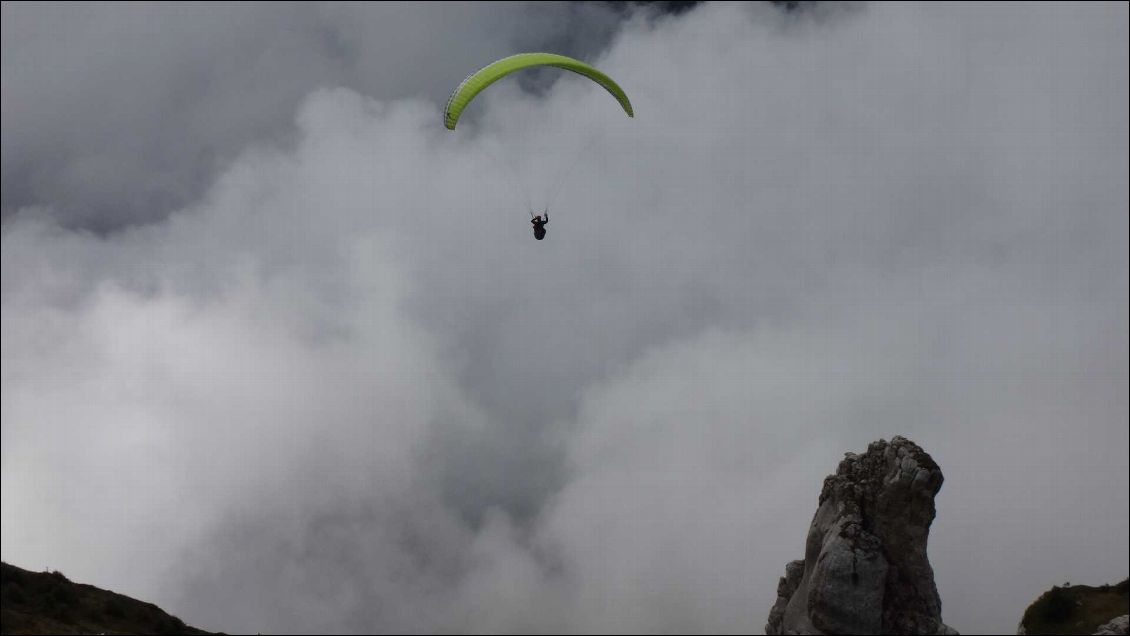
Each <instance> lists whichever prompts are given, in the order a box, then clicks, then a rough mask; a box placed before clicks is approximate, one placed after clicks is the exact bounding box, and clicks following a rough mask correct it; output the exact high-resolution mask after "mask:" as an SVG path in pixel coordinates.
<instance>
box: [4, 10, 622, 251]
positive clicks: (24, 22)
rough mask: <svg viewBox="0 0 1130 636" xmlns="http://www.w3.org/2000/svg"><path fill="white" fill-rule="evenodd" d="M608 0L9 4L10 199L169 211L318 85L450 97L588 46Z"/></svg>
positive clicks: (606, 22)
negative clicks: (515, 68) (460, 86)
mask: <svg viewBox="0 0 1130 636" xmlns="http://www.w3.org/2000/svg"><path fill="white" fill-rule="evenodd" d="M621 19H622V15H620V14H619V13H617V12H614V11H612V10H611V9H610V8H608V7H604V6H602V5H599V4H572V3H538V4H534V5H513V4H506V3H493V4H492V3H479V4H475V5H471V4H466V3H457V2H447V3H442V4H439V3H420V4H407V5H405V4H393V3H386V4H369V5H362V4H329V3H318V4H294V3H286V4H269V3H249V4H170V5H145V4H136V3H124V4H38V3H27V4H25V3H8V2H6V3H4V5H3V27H2V28H3V42H4V55H3V63H2V66H0V75H2V78H3V98H2V106H3V123H2V127H3V137H4V144H3V159H2V161H3V165H2V179H3V199H2V202H0V204H2V207H3V213H4V216H5V218H6V217H8V216H9V215H11V214H12V213H14V212H15V211H16V210H17V209H19V208H21V207H26V206H50V207H51V208H52V211H51V214H52V215H53V216H55V217H56V218H58V219H60V220H62V221H63V222H64V223H65V224H66V225H68V226H71V227H76V228H87V229H93V230H96V231H105V230H113V229H116V228H120V227H123V226H128V225H131V224H134V223H139V222H149V221H154V220H159V219H162V218H164V217H165V216H166V215H167V214H169V213H170V212H172V211H174V210H176V209H177V208H179V207H181V206H183V205H186V204H188V203H190V202H192V201H193V200H195V199H196V198H197V197H199V196H200V194H201V193H202V192H203V191H204V190H205V189H206V187H207V186H208V184H209V183H210V182H211V180H212V179H213V178H214V177H215V175H216V174H217V171H218V170H220V169H222V167H223V166H224V165H225V164H226V163H227V162H229V161H230V160H231V159H233V158H234V156H235V155H236V154H237V153H238V152H240V151H241V150H242V149H243V148H244V147H245V146H247V145H248V144H250V143H256V142H265V141H270V140H275V139H278V138H280V137H283V136H285V135H286V131H287V129H288V128H289V126H290V123H291V118H292V115H293V113H294V110H295V108H296V107H297V106H298V104H299V102H300V101H301V100H302V98H303V96H304V95H306V94H307V93H308V92H310V91H312V90H314V89H317V88H325V87H336V86H348V87H351V88H354V89H356V90H358V91H360V92H363V93H366V94H369V95H374V96H377V97H381V98H385V99H394V98H399V97H409V96H423V97H427V98H430V99H433V100H435V101H437V102H442V101H443V99H445V98H446V96H447V93H448V91H450V87H451V86H453V85H454V84H456V83H458V81H459V80H460V79H462V77H463V76H464V75H465V74H466V73H467V72H468V69H469V68H471V67H473V66H474V65H475V64H479V63H486V62H488V61H490V60H492V59H495V58H497V57H500V56H502V55H506V54H509V53H513V52H515V51H519V50H525V49H528V48H531V47H532V48H539V47H550V48H552V49H554V50H560V51H561V52H564V53H566V54H577V55H586V54H592V53H594V52H597V51H599V50H600V49H601V48H603V47H604V46H606V45H607V43H608V42H609V40H610V38H611V37H612V34H613V32H614V30H615V27H616V25H617V24H618V23H619V21H620V20H621Z"/></svg>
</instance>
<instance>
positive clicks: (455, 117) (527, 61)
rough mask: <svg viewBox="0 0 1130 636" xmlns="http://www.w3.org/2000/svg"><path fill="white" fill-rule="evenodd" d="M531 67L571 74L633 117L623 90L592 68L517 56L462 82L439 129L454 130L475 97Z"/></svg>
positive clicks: (548, 57)
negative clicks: (607, 95)
mask: <svg viewBox="0 0 1130 636" xmlns="http://www.w3.org/2000/svg"><path fill="white" fill-rule="evenodd" d="M531 66H556V67H558V68H563V69H565V70H568V71H573V72H574V73H580V74H581V75H584V76H585V77H587V78H589V79H591V80H592V81H594V82H596V83H597V84H600V85H601V86H603V87H604V88H605V90H607V91H608V92H609V93H612V96H613V97H615V98H616V101H618V102H620V106H622V107H623V108H624V112H625V113H628V117H635V115H634V114H633V113H632V103H631V102H630V101H628V96H627V94H625V93H624V90H623V89H621V88H620V86H619V85H617V84H616V82H614V81H612V78H611V77H608V76H607V75H605V74H604V73H601V72H600V71H598V70H597V69H595V68H593V67H592V66H589V65H588V64H585V63H584V62H582V61H580V60H574V59H573V58H571V57H566V56H564V55H557V54H555V53H519V54H518V55H511V56H510V57H505V58H502V59H501V60H499V61H497V62H494V63H491V64H488V65H486V66H484V67H483V68H481V69H479V70H478V71H475V72H474V73H472V74H471V75H470V76H468V77H467V79H465V80H463V83H462V84H460V85H459V87H458V88H456V89H455V92H454V93H452V94H451V98H450V99H448V100H447V108H445V109H444V111H443V125H444V126H447V128H448V130H455V124H456V123H458V121H459V116H460V115H461V114H463V109H464V108H466V107H467V104H469V103H471V100H472V99H475V95H478V94H479V93H481V92H482V91H483V89H485V88H486V87H487V86H490V85H491V84H493V83H495V82H497V81H498V80H500V79H502V78H503V77H505V76H506V75H509V74H510V73H513V72H514V71H520V70H522V69H524V68H529V67H531Z"/></svg>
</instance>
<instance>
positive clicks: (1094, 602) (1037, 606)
mask: <svg viewBox="0 0 1130 636" xmlns="http://www.w3.org/2000/svg"><path fill="white" fill-rule="evenodd" d="M1127 614H1130V579H1126V580H1123V581H1122V582H1121V583H1119V584H1117V585H1100V586H1098V587H1091V586H1090V585H1071V584H1070V583H1064V584H1063V586H1062V587H1061V586H1058V585H1056V586H1052V589H1050V590H1048V591H1047V592H1044V593H1043V594H1041V595H1040V598H1038V599H1036V601H1035V602H1034V603H1032V604H1031V605H1029V606H1028V609H1027V610H1025V611H1024V617H1023V618H1022V619H1021V620H1020V628H1019V629H1018V630H1017V633H1019V634H1095V633H1101V632H1102V629H1101V628H1102V627H1104V626H1105V625H1106V624H1107V623H1110V622H1111V621H1112V620H1113V619H1115V618H1117V617H1119V616H1126V615H1127ZM1122 624H1123V625H1124V626H1125V624H1126V621H1123V622H1122ZM1110 633H1118V632H1110ZM1121 633H1123V634H1125V633H1126V631H1125V627H1123V630H1122V632H1121Z"/></svg>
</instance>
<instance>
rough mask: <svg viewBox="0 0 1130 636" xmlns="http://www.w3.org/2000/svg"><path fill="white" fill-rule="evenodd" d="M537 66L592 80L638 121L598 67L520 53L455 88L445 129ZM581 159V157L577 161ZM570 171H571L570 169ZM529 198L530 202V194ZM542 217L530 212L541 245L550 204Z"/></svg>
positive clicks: (548, 55) (622, 94)
mask: <svg viewBox="0 0 1130 636" xmlns="http://www.w3.org/2000/svg"><path fill="white" fill-rule="evenodd" d="M535 66H554V67H557V68H561V69H565V70H567V71H572V72H574V73H577V74H579V75H582V76H584V77H587V78H589V79H590V80H592V81H593V82H596V83H597V84H599V85H600V86H601V87H603V88H604V89H605V90H606V91H608V93H609V94H611V95H612V97H614V98H616V101H617V102H619V104H620V107H621V108H623V109H624V112H625V113H626V114H627V115H628V117H635V113H634V112H633V110H632V103H631V101H629V100H628V95H627V93H625V92H624V90H623V89H622V88H620V86H619V84H617V83H616V82H615V81H613V79H612V78H611V77H609V76H607V75H605V74H604V73H602V72H601V71H599V70H598V69H596V68H595V67H593V66H590V65H588V64H585V63H584V62H582V61H580V60H575V59H573V58H571V57H567V56H565V55H558V54H556V53H519V54H517V55H511V56H510V57H505V58H502V59H501V60H498V61H497V62H492V63H491V64H488V65H486V66H484V67H483V68H481V69H479V70H477V71H475V72H474V73H472V74H470V75H469V76H467V78H466V79H464V80H463V82H462V83H460V84H459V86H458V87H456V89H455V90H454V91H453V92H452V93H451V97H450V98H449V99H448V100H447V106H446V107H445V108H444V110H443V125H444V126H445V127H446V128H447V129H448V130H455V126H456V124H458V123H459V117H460V116H461V115H462V114H463V111H464V110H465V109H466V108H467V105H468V104H470V103H471V100H473V99H475V96H476V95H478V94H479V93H481V92H483V90H484V89H486V88H487V87H488V86H490V85H491V84H493V83H495V82H497V81H498V80H500V79H502V78H504V77H506V76H507V75H510V74H511V73H514V72H517V71H520V70H522V69H527V68H531V67H535ZM583 150H584V149H582V152H583ZM579 158H580V157H579V155H578V159H579ZM574 165H575V163H574ZM570 170H572V168H571V167H570ZM566 176H568V173H567V172H566V173H565V174H563V175H562V177H561V179H562V180H564V178H565V177H566ZM552 196H556V192H554V194H553V195H552ZM526 198H527V199H529V198H530V197H529V194H528V193H527V195H526ZM549 203H552V201H549ZM527 205H530V208H532V207H533V206H532V204H531V203H530V202H529V201H527ZM543 214H544V218H543V217H542V215H538V216H533V211H532V209H531V210H530V215H531V216H532V217H533V218H532V219H531V223H533V226H534V238H536V239H537V240H539V241H540V240H542V239H544V238H545V224H546V223H548V222H549V207H548V204H547V205H546V207H545V209H544V210H543Z"/></svg>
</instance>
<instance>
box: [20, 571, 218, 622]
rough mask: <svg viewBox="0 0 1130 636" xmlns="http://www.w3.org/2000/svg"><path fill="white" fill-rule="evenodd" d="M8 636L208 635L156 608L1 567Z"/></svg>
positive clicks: (52, 576) (56, 577)
mask: <svg viewBox="0 0 1130 636" xmlns="http://www.w3.org/2000/svg"><path fill="white" fill-rule="evenodd" d="M0 632H2V633H4V634H207V633H209V632H205V631H202V630H199V629H196V628H194V627H189V626H188V625H185V624H184V622H183V621H181V620H180V619H179V618H177V617H175V616H170V615H169V614H167V613H165V612H164V611H163V610H161V608H159V607H157V606H156V605H153V604H152V603H145V602H142V601H139V600H136V599H132V598H130V597H128V596H122V595H121V594H115V593H113V592H109V591H107V590H103V589H99V588H97V587H94V586H93V585H83V584H80V583H72V582H71V581H70V580H68V579H67V577H65V576H63V574H62V573H61V572H50V573H48V572H29V571H27V570H24V569H21V568H18V567H15V566H13V565H8V564H7V563H0Z"/></svg>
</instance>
